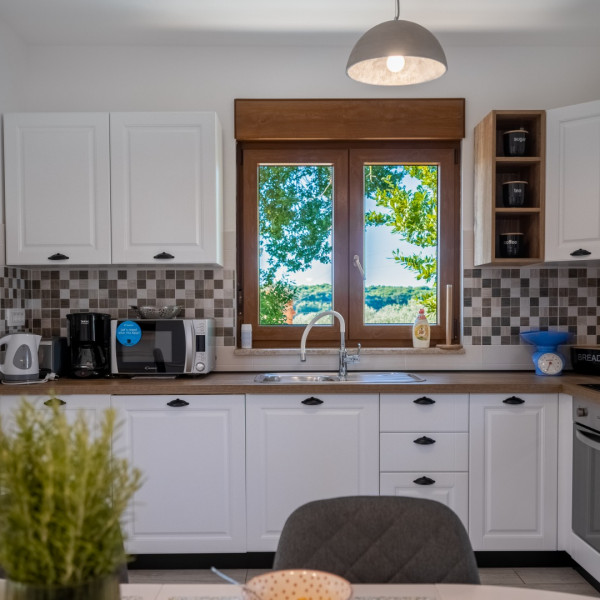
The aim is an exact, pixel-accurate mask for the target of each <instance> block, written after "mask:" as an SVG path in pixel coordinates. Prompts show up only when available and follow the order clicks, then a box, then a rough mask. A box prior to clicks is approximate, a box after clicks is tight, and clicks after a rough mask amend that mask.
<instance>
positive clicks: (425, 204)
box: [363, 164, 439, 325]
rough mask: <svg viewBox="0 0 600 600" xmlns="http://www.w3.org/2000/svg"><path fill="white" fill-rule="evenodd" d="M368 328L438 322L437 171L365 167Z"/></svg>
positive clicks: (433, 167)
mask: <svg viewBox="0 0 600 600" xmlns="http://www.w3.org/2000/svg"><path fill="white" fill-rule="evenodd" d="M363 174H364V183H363V196H364V226H365V233H364V253H363V256H364V263H365V264H364V271H365V280H364V296H363V297H364V306H363V322H364V324H366V325H369V324H371V325H374V324H377V325H398V324H408V323H412V322H413V321H414V320H415V318H416V316H417V312H418V309H419V308H420V307H424V308H425V312H426V314H427V319H428V321H429V322H430V323H431V324H436V323H437V322H438V319H437V281H438V273H437V265H438V260H437V258H438V250H437V245H438V218H437V216H438V175H439V168H438V166H437V165H409V164H365V165H364V170H363Z"/></svg>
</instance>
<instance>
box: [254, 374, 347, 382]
mask: <svg viewBox="0 0 600 600" xmlns="http://www.w3.org/2000/svg"><path fill="white" fill-rule="evenodd" d="M339 380H340V378H339V377H338V374H337V373H261V374H260V375H257V376H256V377H255V378H254V381H256V382H257V383H315V382H322V381H339Z"/></svg>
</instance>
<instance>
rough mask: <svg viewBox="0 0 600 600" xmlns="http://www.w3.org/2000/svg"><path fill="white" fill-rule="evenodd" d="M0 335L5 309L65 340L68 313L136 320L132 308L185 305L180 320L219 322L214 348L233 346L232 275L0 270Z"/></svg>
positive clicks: (136, 270)
mask: <svg viewBox="0 0 600 600" xmlns="http://www.w3.org/2000/svg"><path fill="white" fill-rule="evenodd" d="M0 293H1V302H0V333H2V332H8V333H10V332H11V329H12V328H8V326H7V322H6V312H5V309H6V308H13V307H25V314H26V322H27V323H26V328H27V329H28V330H30V331H33V332H35V333H41V335H42V336H45V337H49V336H53V335H63V336H65V335H67V319H66V317H67V314H68V313H70V312H87V311H90V312H103V313H108V314H110V315H111V317H112V318H115V319H124V318H134V317H136V316H137V315H136V313H135V311H134V310H132V309H131V308H130V307H131V305H134V306H136V305H146V304H147V305H151V306H155V305H156V306H159V305H161V304H181V305H183V307H184V311H183V312H182V313H181V314H180V317H181V318H188V319H194V318H197V319H202V318H208V317H213V318H214V319H215V332H216V343H217V345H222V346H234V345H235V331H234V323H235V308H234V306H235V304H234V299H235V283H234V273H233V271H231V270H225V269H152V268H150V269H141V268H116V267H110V268H90V269H86V270H83V269H67V268H65V269H53V270H47V269H34V268H31V269H30V268H28V269H23V268H13V267H0Z"/></svg>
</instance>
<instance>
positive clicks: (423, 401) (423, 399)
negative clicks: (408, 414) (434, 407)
mask: <svg viewBox="0 0 600 600" xmlns="http://www.w3.org/2000/svg"><path fill="white" fill-rule="evenodd" d="M413 402H414V403H415V404H420V405H421V406H425V405H426V404H435V400H432V399H431V398H428V397H427V396H421V397H420V398H417V399H416V400H413Z"/></svg>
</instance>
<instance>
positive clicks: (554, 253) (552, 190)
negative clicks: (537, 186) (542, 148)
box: [546, 101, 600, 261]
mask: <svg viewBox="0 0 600 600" xmlns="http://www.w3.org/2000/svg"><path fill="white" fill-rule="evenodd" d="M546 118H547V121H546V123H547V144H548V146H547V170H546V173H547V176H546V260H547V261H562V260H569V261H573V260H585V259H588V260H591V259H598V258H600V101H595V102H587V103H585V104H577V105H574V106H566V107H563V108H557V109H554V110H549V111H547V113H546Z"/></svg>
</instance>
